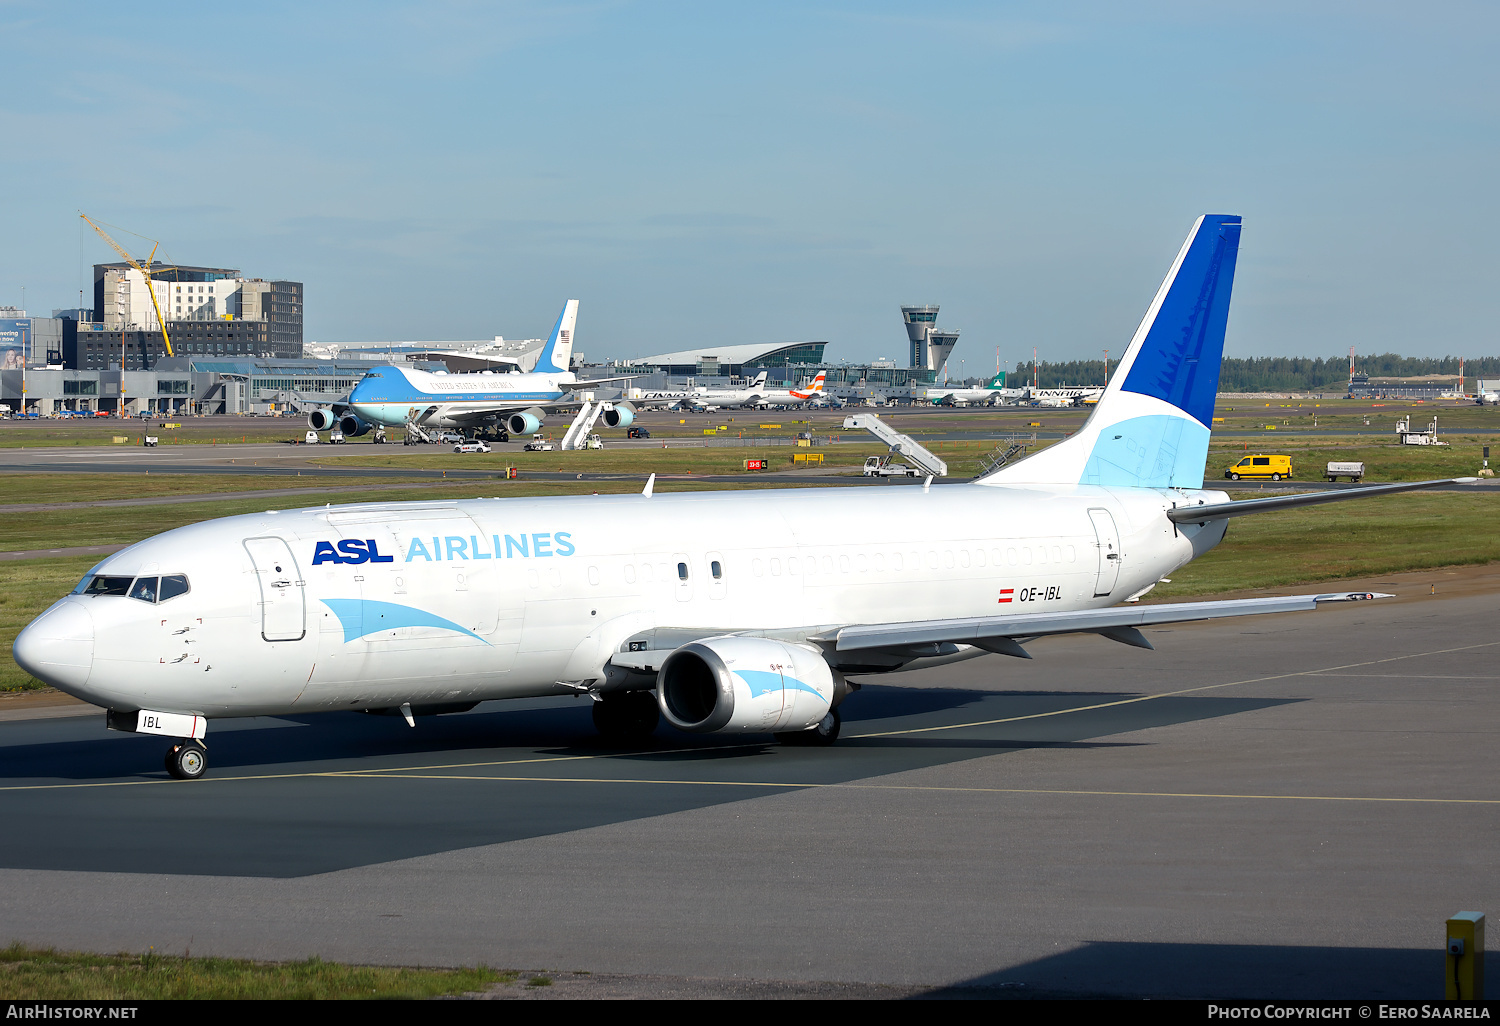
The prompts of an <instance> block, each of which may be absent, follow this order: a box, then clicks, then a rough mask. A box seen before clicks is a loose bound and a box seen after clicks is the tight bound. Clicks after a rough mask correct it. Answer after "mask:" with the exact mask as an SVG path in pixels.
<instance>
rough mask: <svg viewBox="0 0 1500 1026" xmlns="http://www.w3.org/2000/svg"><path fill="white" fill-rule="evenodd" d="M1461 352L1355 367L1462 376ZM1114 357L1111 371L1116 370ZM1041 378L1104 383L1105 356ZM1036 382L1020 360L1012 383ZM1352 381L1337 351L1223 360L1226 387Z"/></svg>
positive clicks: (1479, 364) (1470, 373)
mask: <svg viewBox="0 0 1500 1026" xmlns="http://www.w3.org/2000/svg"><path fill="white" fill-rule="evenodd" d="M1458 363H1459V358H1458V357H1456V356H1440V357H1432V356H1400V355H1398V354H1396V353H1381V354H1380V355H1378V356H1356V357H1355V358H1354V370H1355V373H1358V374H1368V375H1369V376H1370V377H1371V378H1415V377H1421V376H1423V375H1427V374H1444V375H1449V376H1451V377H1453V379H1454V380H1455V381H1456V380H1457V379H1458ZM1115 367H1116V365H1115V364H1114V363H1111V364H1110V365H1109V371H1110V373H1111V374H1113V373H1114V372H1115ZM1464 375H1465V377H1466V378H1468V379H1470V380H1472V379H1473V378H1476V377H1481V378H1491V377H1500V356H1484V357H1468V358H1465V360H1464ZM1037 378H1038V380H1037V384H1038V385H1040V387H1042V388H1062V387H1064V386H1067V385H1074V386H1079V385H1101V384H1103V383H1104V361H1103V360H1066V361H1060V362H1057V363H1052V362H1047V361H1044V362H1042V363H1041V364H1040V365H1039V368H1038V375H1037ZM1030 383H1031V364H1030V363H1026V362H1019V363H1017V364H1016V368H1015V371H1014V372H1013V373H1011V374H1010V375H1008V377H1007V381H1006V384H1008V385H1011V386H1013V387H1019V386H1021V385H1028V384H1030ZM1348 383H1349V357H1348V356H1331V357H1329V358H1328V359H1326V360H1325V359H1322V358H1318V359H1311V358H1308V357H1305V356H1256V357H1247V358H1243V359H1242V358H1239V357H1233V356H1226V357H1224V361H1223V363H1222V364H1220V366H1219V391H1220V392H1315V391H1333V390H1337V389H1340V388H1343V387H1344V386H1345V385H1347V384H1348Z"/></svg>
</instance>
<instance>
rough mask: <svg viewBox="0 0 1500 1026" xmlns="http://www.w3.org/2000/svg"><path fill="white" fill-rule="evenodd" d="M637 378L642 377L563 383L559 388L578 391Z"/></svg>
mask: <svg viewBox="0 0 1500 1026" xmlns="http://www.w3.org/2000/svg"><path fill="white" fill-rule="evenodd" d="M637 377H640V375H639V374H616V375H615V376H614V377H612V378H593V379H592V380H589V381H565V382H562V383H561V384H560V385H559V386H558V387H559V388H566V389H568V390H569V391H577V390H578V389H580V388H593V387H594V386H596V385H603V384H605V383H607V382H610V381H629V380H630V379H631V378H637Z"/></svg>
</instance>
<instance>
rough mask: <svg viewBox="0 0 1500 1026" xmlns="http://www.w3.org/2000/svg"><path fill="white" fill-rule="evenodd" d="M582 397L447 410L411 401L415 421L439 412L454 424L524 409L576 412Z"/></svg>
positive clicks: (485, 420) (496, 417)
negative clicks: (414, 412) (415, 413)
mask: <svg viewBox="0 0 1500 1026" xmlns="http://www.w3.org/2000/svg"><path fill="white" fill-rule="evenodd" d="M583 402H584V401H583V400H582V399H563V400H554V401H552V402H546V403H539V402H526V401H524V400H522V401H519V402H511V403H495V404H494V405H493V406H485V407H482V408H480V409H466V410H449V409H445V407H446V406H448V405H449V404H447V403H429V404H428V405H427V406H425V407H423V406H421V405H420V404H418V403H413V404H412V406H413V408H416V409H418V413H417V423H418V424H425V423H426V422H427V421H428V420H429V419H431V418H432V417H434V416H436V415H437V414H439V413H441V414H442V415H443V416H444V417H446V418H447V419H448V420H451V421H453V422H454V423H455V424H488V423H491V422H493V421H496V420H499V419H501V418H502V417H508V416H509V415H510V414H512V413H521V412H523V411H525V410H541V411H542V412H543V413H545V414H547V415H548V416H551V415H555V414H557V415H562V414H570V413H577V412H578V408H579V407H581V406H582V405H583Z"/></svg>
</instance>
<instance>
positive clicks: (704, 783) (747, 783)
mask: <svg viewBox="0 0 1500 1026" xmlns="http://www.w3.org/2000/svg"><path fill="white" fill-rule="evenodd" d="M321 775H323V776H346V777H365V778H368V779H377V778H378V779H381V780H392V779H397V780H405V779H410V780H475V781H495V782H497V783H528V784H682V785H686V786H692V787H754V788H761V789H763V790H778V789H780V790H798V791H801V790H817V789H824V790H828V789H842V790H850V791H932V792H942V793H945V794H1050V795H1073V796H1078V797H1097V798H1215V799H1238V800H1244V801H1270V800H1281V801H1297V802H1392V803H1405V804H1416V805H1500V798H1402V797H1392V796H1380V795H1376V796H1370V795H1328V794H1214V793H1211V792H1196V791H1090V790H1082V789H1077V788H1052V787H948V786H944V785H940V784H939V785H933V784H869V783H849V782H835V783H828V782H817V781H807V780H671V779H666V778H651V777H514V776H491V775H488V774H483V773H474V774H467V773H466V774H451V773H404V774H401V775H399V776H395V775H392V774H389V773H380V774H369V773H362V772H359V771H357V770H356V771H351V772H346V773H329V774H321Z"/></svg>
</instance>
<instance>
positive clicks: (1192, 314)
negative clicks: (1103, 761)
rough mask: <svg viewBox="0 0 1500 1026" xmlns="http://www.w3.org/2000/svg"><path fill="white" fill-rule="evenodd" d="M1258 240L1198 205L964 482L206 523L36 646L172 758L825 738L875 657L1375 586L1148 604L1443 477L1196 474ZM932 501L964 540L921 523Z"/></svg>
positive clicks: (52, 674) (64, 682)
mask: <svg viewBox="0 0 1500 1026" xmlns="http://www.w3.org/2000/svg"><path fill="white" fill-rule="evenodd" d="M1239 242H1240V219H1239V218H1238V217H1232V216H1228V215H1205V216H1204V217H1201V218H1199V219H1198V221H1197V222H1196V223H1195V224H1194V225H1193V227H1192V230H1191V232H1190V233H1189V235H1188V238H1187V240H1186V242H1184V243H1183V246H1182V248H1181V250H1180V251H1179V252H1178V254H1177V256H1176V259H1175V260H1174V261H1173V262H1172V264H1171V269H1170V270H1169V271H1168V273H1167V276H1166V279H1165V280H1164V281H1163V283H1162V285H1161V287H1160V289H1159V290H1158V291H1157V293H1156V296H1155V298H1154V299H1153V300H1152V302H1151V304H1150V306H1149V308H1148V309H1147V312H1146V315H1145V317H1144V319H1143V320H1142V322H1141V325H1140V327H1139V328H1138V329H1137V331H1136V333H1135V335H1134V337H1133V339H1132V340H1131V342H1130V345H1129V347H1128V348H1127V349H1126V351H1125V355H1124V357H1123V359H1122V360H1121V363H1120V365H1119V367H1118V370H1117V371H1116V373H1115V375H1114V377H1113V378H1112V380H1111V381H1110V383H1109V385H1108V386H1107V388H1106V390H1105V392H1104V395H1103V397H1102V398H1101V400H1100V402H1099V404H1098V405H1097V406H1096V407H1095V408H1094V410H1093V412H1092V414H1091V415H1090V417H1089V419H1088V420H1087V421H1086V422H1085V424H1084V425H1083V427H1082V428H1081V429H1080V430H1079V431H1078V432H1076V433H1075V434H1073V435H1072V436H1070V437H1068V438H1066V439H1064V440H1063V441H1061V442H1059V443H1057V444H1056V445H1053V446H1051V447H1050V448H1047V449H1043V450H1041V451H1040V452H1038V453H1036V454H1035V455H1033V456H1031V457H1029V458H1027V459H1025V460H1022V461H1020V462H1017V463H1015V464H1010V465H1006V466H1004V467H1002V468H1000V469H999V470H997V471H995V472H993V473H990V474H987V475H986V476H984V477H981V478H978V479H976V480H975V481H973V482H971V483H970V484H967V485H955V486H947V487H939V488H925V487H924V488H895V487H893V488H880V489H870V488H858V487H851V488H818V489H789V490H763V491H761V490H757V491H749V492H745V491H734V492H681V493H675V494H665V495H656V494H653V488H652V484H651V483H650V482H648V484H647V486H646V489H645V490H644V491H643V492H642V493H641V494H637V495H594V496H562V497H550V498H512V499H473V500H466V501H440V502H427V503H369V504H360V505H349V506H337V507H332V506H330V507H319V508H312V509H301V510H287V511H275V510H268V511H266V512H265V513H260V514H250V515H245V516H238V517H229V518H226V519H222V520H212V521H207V522H204V523H200V524H195V525H192V526H190V527H183V528H178V529H176V530H173V531H168V532H166V533H164V534H161V535H158V536H157V537H155V538H151V539H148V540H146V541H143V542H140V543H138V544H136V545H133V546H131V547H130V548H128V549H125V550H123V551H121V552H118V553H116V554H114V555H112V556H109V557H108V558H106V559H104V560H103V561H101V562H100V563H99V565H98V566H96V567H95V568H94V569H93V570H91V571H89V573H88V574H87V575H85V576H84V578H83V580H82V581H80V582H79V584H78V586H77V588H75V589H74V591H73V592H72V594H70V595H67V596H65V597H63V598H61V599H59V600H58V601H57V602H56V603H54V604H53V605H52V606H51V607H50V608H49V609H48V610H47V611H46V612H44V613H43V614H42V615H41V616H39V617H37V618H36V620H34V621H33V622H32V623H31V624H30V625H28V626H27V627H26V628H25V629H24V630H23V631H22V632H21V633H20V635H19V636H18V637H17V639H16V642H15V646H14V654H15V658H16V662H17V663H18V664H19V665H20V666H21V667H22V668H24V669H25V670H26V671H27V672H29V673H31V674H33V675H34V676H36V677H37V678H38V679H40V680H43V681H46V682H47V683H49V684H52V685H54V686H56V687H58V688H60V689H61V690H63V691H66V692H68V693H69V694H72V695H76V696H77V697H79V698H81V699H83V700H84V701H87V702H91V703H93V704H95V705H98V706H100V707H102V708H104V709H105V710H107V712H106V718H105V723H106V724H107V726H109V727H110V728H112V729H115V730H126V731H136V732H140V733H148V734H157V735H162V736H164V737H166V738H168V739H169V743H168V745H167V747H166V751H165V753H164V763H165V767H166V770H167V772H168V773H169V774H171V775H172V776H174V777H179V778H185V779H191V778H195V777H198V776H201V775H202V774H203V772H204V771H205V768H206V766H207V749H206V747H205V746H204V744H203V738H204V737H205V736H206V730H207V727H208V725H209V724H212V723H213V722H214V721H215V720H217V719H219V718H223V717H236V716H260V715H287V714H293V713H298V714H300V713H309V712H317V711H327V712H333V711H339V710H343V711H365V712H379V713H399V714H400V715H401V716H403V717H404V718H405V719H406V722H407V723H408V724H411V725H413V726H415V725H416V723H417V721H418V719H419V718H420V717H422V716H424V715H429V714H432V715H436V714H440V713H445V712H455V711H460V710H465V709H469V708H472V707H473V706H474V705H475V704H477V703H478V702H482V701H487V700H491V699H505V698H523V697H538V696H556V695H579V696H587V697H588V698H589V699H591V708H592V711H593V718H594V723H595V724H596V725H597V727H598V728H599V729H600V730H601V731H602V732H604V733H605V734H607V735H609V736H611V737H614V738H616V739H618V740H619V741H620V742H621V743H622V744H628V743H629V742H630V740H631V739H632V738H637V737H640V736H642V735H644V734H649V733H650V732H652V731H654V730H656V729H658V726H659V722H660V720H662V719H665V720H666V721H667V722H668V723H669V724H670V725H671V726H672V727H674V728H676V729H678V730H684V731H690V732H714V731H724V732H731V733H739V734H751V735H754V734H766V735H773V734H774V735H775V736H776V737H777V738H778V739H779V740H781V741H782V742H783V743H786V744H794V745H825V744H831V743H832V742H833V741H834V740H835V739H836V738H837V736H838V733H839V726H840V722H841V713H840V708H841V704H842V703H843V702H845V701H858V700H859V699H858V698H854V697H852V696H853V695H854V694H855V692H856V691H857V687H858V681H859V679H861V678H865V677H869V676H874V675H883V674H890V673H894V672H897V671H901V670H909V669H916V668H921V667H930V666H937V665H943V664H946V663H949V662H953V661H955V660H960V659H970V658H976V657H987V656H990V655H991V654H997V655H1000V656H1007V657H1021V658H1029V654H1028V653H1027V652H1026V650H1025V647H1024V645H1025V642H1026V641H1028V640H1029V639H1032V638H1037V637H1041V636H1045V635H1051V634H1065V633H1080V632H1081V633H1093V634H1098V635H1100V636H1102V637H1105V638H1108V639H1110V640H1113V641H1118V642H1121V643H1122V644H1126V645H1131V646H1135V647H1137V648H1150V647H1151V645H1150V643H1149V642H1148V641H1147V640H1146V638H1145V636H1144V635H1143V634H1142V633H1141V631H1140V628H1141V627H1143V626H1146V625H1149V624H1159V623H1173V622H1182V621H1189V620H1203V619H1211V618H1215V617H1228V616H1242V615H1250V614H1256V613H1266V612H1286V611H1293V610H1309V609H1314V608H1316V607H1317V606H1318V604H1319V603H1323V602H1330V601H1349V600H1355V599H1361V598H1373V597H1375V596H1372V595H1369V594H1361V593H1353V594H1350V593H1335V594H1322V595H1294V596H1286V597H1280V598H1258V599H1238V600H1228V601H1216V602H1186V603H1169V604H1164V605H1152V606H1138V605H1130V604H1128V603H1129V601H1130V600H1132V599H1136V598H1139V597H1140V596H1142V595H1144V594H1145V593H1146V592H1148V591H1150V590H1151V588H1152V587H1153V586H1154V584H1155V583H1156V582H1157V581H1158V580H1160V579H1161V578H1162V577H1164V576H1167V575H1168V574H1170V573H1171V572H1172V571H1174V570H1176V569H1177V568H1178V567H1181V566H1182V565H1183V564H1185V563H1187V562H1188V561H1190V560H1192V559H1193V558H1195V557H1196V556H1199V555H1202V554H1203V553H1204V552H1207V551H1208V550H1209V549H1211V548H1213V546H1214V545H1216V544H1217V543H1218V542H1219V541H1220V539H1222V538H1223V536H1224V530H1225V525H1226V523H1227V520H1228V518H1231V517H1236V516H1240V515H1244V514H1248V513H1258V512H1262V511H1266V510H1272V509H1281V508H1288V507H1294V506H1302V505H1312V504H1316V503H1320V502H1329V501H1337V500H1343V499H1351V498H1357V497H1360V496H1366V495H1375V494H1384V493H1388V492H1396V491H1406V490H1409V489H1413V488H1424V487H1432V486H1435V485H1439V484H1444V483H1446V482H1433V481H1429V482H1420V483H1416V484H1390V485H1373V486H1366V487H1364V488H1356V489H1347V490H1343V491H1335V492H1322V493H1312V494H1304V495H1293V496H1277V497H1269V498H1259V499H1253V500H1246V501H1240V502H1234V501H1230V499H1229V497H1228V496H1227V495H1226V494H1225V493H1224V492H1221V491H1217V490H1211V489H1205V488H1204V487H1203V485H1204V481H1203V471H1204V463H1205V459H1206V456H1207V452H1208V442H1209V431H1210V425H1211V424H1212V420H1213V418H1212V414H1213V404H1214V398H1215V395H1216V392H1217V387H1218V368H1219V363H1220V359H1221V356H1222V353H1223V346H1224V336H1225V328H1226V322H1227V319H1228V313H1229V297H1230V290H1231V285H1232V283H1233V279H1234V270H1235V262H1236V259H1237V255H1238V250H1239ZM566 316H567V315H566V313H565V317H566ZM914 524H940V525H942V530H943V536H942V538H941V539H939V540H932V541H916V540H914V534H913V532H912V525H914ZM1121 603H1126V604H1124V605H1122V604H1121ZM997 669H1000V668H999V667H997ZM1001 672H1003V670H1002V671H1001ZM131 751H133V750H131ZM121 758H122V759H129V758H131V756H130V755H129V754H122V756H121ZM136 769H137V767H133V766H126V765H124V764H123V763H122V765H121V772H127V771H129V772H134V771H136Z"/></svg>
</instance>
